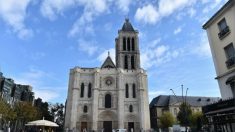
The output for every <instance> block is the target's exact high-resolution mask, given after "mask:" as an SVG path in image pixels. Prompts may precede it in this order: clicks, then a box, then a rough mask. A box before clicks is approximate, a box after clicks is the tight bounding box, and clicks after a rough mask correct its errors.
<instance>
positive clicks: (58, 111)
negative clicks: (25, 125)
mask: <svg viewBox="0 0 235 132" xmlns="http://www.w3.org/2000/svg"><path fill="white" fill-rule="evenodd" d="M50 107H51V109H50V114H51V115H52V116H53V118H54V121H55V122H56V123H57V124H58V125H59V128H58V129H60V130H63V125H64V105H63V104H59V103H56V104H53V105H51V106H50Z"/></svg>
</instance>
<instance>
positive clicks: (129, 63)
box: [116, 19, 140, 70]
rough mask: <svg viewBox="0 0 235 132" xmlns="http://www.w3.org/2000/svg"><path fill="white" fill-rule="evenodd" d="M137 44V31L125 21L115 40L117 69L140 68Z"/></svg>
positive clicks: (127, 20)
mask: <svg viewBox="0 0 235 132" xmlns="http://www.w3.org/2000/svg"><path fill="white" fill-rule="evenodd" d="M138 42H139V41H138V31H137V30H135V29H134V28H133V27H132V25H131V23H130V22H129V19H126V20H125V23H124V24H123V27H122V29H121V30H119V36H118V37H117V39H116V66H117V68H123V69H126V70H137V69H139V68H140V52H139V43H138Z"/></svg>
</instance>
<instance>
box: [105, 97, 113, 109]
mask: <svg viewBox="0 0 235 132" xmlns="http://www.w3.org/2000/svg"><path fill="white" fill-rule="evenodd" d="M111 102H112V99H111V95H110V94H106V95H105V108H111Z"/></svg>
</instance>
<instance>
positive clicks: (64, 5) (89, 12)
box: [40, 0, 108, 36]
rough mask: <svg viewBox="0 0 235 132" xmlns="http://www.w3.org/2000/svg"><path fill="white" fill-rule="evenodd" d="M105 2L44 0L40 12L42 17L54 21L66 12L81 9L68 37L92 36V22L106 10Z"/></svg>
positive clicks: (102, 0)
mask: <svg viewBox="0 0 235 132" xmlns="http://www.w3.org/2000/svg"><path fill="white" fill-rule="evenodd" d="M107 2H108V1H107V0H44V1H43V2H42V5H41V8H40V10H41V14H42V15H43V16H44V17H46V18H49V19H50V20H55V19H56V18H57V16H58V15H62V14H63V13H64V12H65V11H66V10H69V9H71V8H75V7H76V8H80V7H82V8H83V11H82V12H83V13H82V15H81V16H80V17H79V18H78V19H77V20H76V21H75V23H74V24H73V26H72V28H71V29H70V31H69V34H68V35H69V36H75V35H76V34H82V35H83V34H84V33H87V34H93V32H94V31H93V24H92V21H93V19H94V17H96V16H98V15H99V14H101V13H104V12H105V11H106V10H107V9H108V3H107Z"/></svg>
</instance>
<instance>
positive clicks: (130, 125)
mask: <svg viewBox="0 0 235 132" xmlns="http://www.w3.org/2000/svg"><path fill="white" fill-rule="evenodd" d="M128 132H134V122H128Z"/></svg>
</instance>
